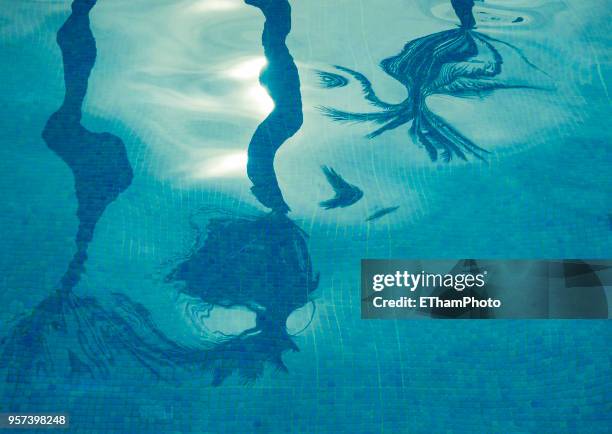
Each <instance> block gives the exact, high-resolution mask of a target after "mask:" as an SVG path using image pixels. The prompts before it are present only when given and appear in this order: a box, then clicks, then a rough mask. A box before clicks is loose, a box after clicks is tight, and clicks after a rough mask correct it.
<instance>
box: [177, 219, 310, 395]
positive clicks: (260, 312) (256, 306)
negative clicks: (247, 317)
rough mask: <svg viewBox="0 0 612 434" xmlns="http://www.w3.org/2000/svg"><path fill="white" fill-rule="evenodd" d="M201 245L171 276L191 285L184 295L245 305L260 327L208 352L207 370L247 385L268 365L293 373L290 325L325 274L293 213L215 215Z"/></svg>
mask: <svg viewBox="0 0 612 434" xmlns="http://www.w3.org/2000/svg"><path fill="white" fill-rule="evenodd" d="M202 235H205V236H201V237H198V238H205V241H204V243H203V244H202V245H198V244H196V246H195V248H194V250H193V252H192V253H191V254H190V255H189V256H188V257H187V258H186V259H185V260H184V261H182V262H181V263H179V264H178V265H177V266H176V268H175V269H174V270H173V271H172V273H171V274H170V275H169V276H168V280H169V281H181V282H183V283H184V285H185V286H184V288H183V290H182V291H183V292H185V293H186V294H189V295H191V296H193V297H197V298H199V299H201V300H203V301H204V302H205V303H207V304H208V305H210V306H211V308H212V307H214V306H222V307H225V308H231V307H237V306H240V307H244V308H247V309H249V310H250V311H252V312H253V313H255V315H256V324H255V327H254V328H253V329H250V330H246V331H244V332H243V333H241V334H240V335H239V336H233V337H231V338H228V339H227V341H225V342H223V343H222V344H220V345H218V346H217V347H216V348H213V349H211V350H209V351H208V352H207V354H206V357H205V360H207V367H208V368H210V369H212V370H213V384H214V385H218V384H221V382H222V381H223V380H224V379H225V378H226V377H228V376H229V375H230V374H232V373H233V372H234V371H237V372H238V373H239V374H240V376H241V378H242V379H243V380H244V381H245V382H251V381H253V380H255V379H256V378H257V377H259V376H260V375H261V374H262V372H263V368H264V365H265V363H266V362H267V363H271V364H272V365H273V366H274V367H276V368H277V369H280V370H283V371H286V370H287V368H286V367H285V365H284V363H283V361H282V357H281V356H282V354H283V352H285V351H288V350H292V351H298V348H297V346H296V345H295V343H294V342H293V340H292V338H291V336H290V335H289V334H288V333H287V328H286V322H287V318H288V317H289V315H291V313H292V312H294V311H295V310H296V309H299V308H301V307H303V306H305V305H306V304H307V303H309V302H310V300H311V295H312V292H313V291H314V290H315V289H316V288H317V285H318V276H315V275H314V273H313V271H312V264H311V260H310V255H309V253H308V247H307V244H306V234H305V233H304V232H303V231H302V230H301V229H300V228H299V227H298V226H297V225H296V224H295V223H293V222H292V221H291V220H290V219H289V218H288V217H287V216H285V215H283V214H278V213H270V214H267V215H264V216H255V217H228V216H223V217H215V218H211V219H210V220H209V223H208V226H207V229H206V233H205V234H202Z"/></svg>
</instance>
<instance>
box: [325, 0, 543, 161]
mask: <svg viewBox="0 0 612 434" xmlns="http://www.w3.org/2000/svg"><path fill="white" fill-rule="evenodd" d="M451 3H452V6H453V8H454V9H455V13H456V14H457V16H458V17H459V19H460V21H461V26H460V27H459V28H458V29H453V30H446V31H443V32H440V33H435V34H433V35H428V36H425V37H422V38H418V39H415V40H414V41H411V42H409V43H408V44H406V46H405V47H404V49H403V50H402V52H401V53H399V54H398V55H396V56H393V57H390V58H387V59H384V60H383V61H382V62H381V63H380V66H381V68H382V69H383V70H384V71H385V72H386V73H387V74H388V75H389V76H391V77H393V78H394V79H395V80H397V81H398V82H400V83H402V84H403V85H404V86H405V87H406V90H407V93H408V97H407V98H406V99H405V100H404V101H403V102H401V103H399V104H390V103H388V102H385V101H383V100H381V99H380V98H379V97H378V96H377V95H376V93H375V91H374V89H373V87H372V83H371V82H370V81H369V80H368V78H367V77H366V76H364V75H363V74H361V73H359V72H357V71H354V70H351V69H349V68H346V67H341V66H336V68H337V69H338V70H340V71H343V72H345V73H347V74H349V75H350V76H352V77H353V78H354V79H355V80H357V81H358V82H359V83H360V84H361V86H362V90H363V95H364V97H365V99H366V100H367V101H368V102H369V103H370V104H371V105H373V106H374V107H376V108H379V109H381V110H380V111H379V112H374V113H355V112H348V111H343V110H338V109H335V108H330V107H321V108H320V110H321V111H322V112H323V113H324V114H325V115H326V116H329V117H330V118H331V119H333V120H335V121H339V122H348V123H351V122H373V123H376V124H381V125H382V126H381V127H379V128H378V129H376V130H374V131H373V132H371V133H370V134H368V136H367V137H369V138H374V137H377V136H379V135H381V134H382V133H384V132H386V131H389V130H391V129H395V128H397V127H399V126H401V125H404V124H406V123H409V122H412V124H411V126H410V135H411V136H412V138H413V141H414V142H415V143H417V144H419V145H421V146H422V147H424V148H425V150H426V151H427V153H428V155H429V157H430V158H431V160H432V161H436V160H437V159H438V155H439V154H440V156H441V158H442V160H444V161H446V162H448V161H450V160H451V159H452V158H453V157H458V158H460V159H462V160H467V157H468V156H472V157H475V158H477V159H480V160H483V159H484V158H485V156H486V155H487V154H488V153H489V152H488V151H487V150H485V149H483V148H481V147H480V146H478V145H476V144H475V143H473V142H472V141H471V140H470V139H468V138H467V137H466V136H464V135H463V134H462V133H461V132H460V131H459V130H458V129H457V128H455V127H454V126H452V125H450V124H449V123H448V122H446V121H445V120H444V119H443V118H442V117H440V116H438V115H436V114H435V113H433V112H432V111H431V110H429V108H428V107H427V104H426V99H427V97H428V96H430V95H434V94H444V95H451V96H456V97H469V96H473V95H478V96H483V95H485V94H486V93H488V92H492V91H494V90H498V89H512V88H515V89H516V88H532V89H536V88H538V87H537V86H533V85H529V84H524V83H511V82H504V81H502V80H499V79H498V76H499V75H500V74H501V72H502V65H503V58H502V55H501V54H500V52H499V50H498V49H497V48H496V44H503V45H505V46H508V47H511V48H512V49H513V50H514V51H516V52H517V53H519V55H520V56H521V58H522V59H523V60H524V61H525V62H526V63H527V64H528V65H529V66H531V67H532V68H533V69H535V70H538V71H540V70H539V69H538V68H537V67H536V66H535V65H533V64H532V63H531V62H530V61H529V60H528V59H527V58H526V57H525V56H524V55H523V54H522V53H521V52H520V50H519V49H518V48H516V47H515V46H514V45H512V44H509V43H507V42H504V41H501V40H499V39H496V38H493V37H491V36H488V35H486V34H484V33H481V32H477V31H475V30H474V27H475V24H476V21H475V19H474V15H473V14H472V9H473V7H474V1H473V0H453V1H452V2H451ZM319 74H320V75H321V77H322V81H323V82H322V84H323V86H324V87H327V88H332V87H339V86H343V85H344V83H343V81H342V80H339V79H338V78H336V76H337V74H331V73H326V72H320V73H319Z"/></svg>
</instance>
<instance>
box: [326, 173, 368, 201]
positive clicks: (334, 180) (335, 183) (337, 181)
mask: <svg viewBox="0 0 612 434" xmlns="http://www.w3.org/2000/svg"><path fill="white" fill-rule="evenodd" d="M321 170H323V174H324V175H325V178H326V179H327V182H329V185H331V187H332V188H333V189H334V193H335V196H334V197H333V198H331V199H329V200H325V201H323V202H321V203H320V205H321V206H322V207H323V208H325V209H333V208H338V207H340V208H346V207H348V206H351V205H353V204H354V203H356V202H358V201H359V200H360V199H361V198H362V197H363V191H361V189H360V188H359V187H357V186H356V185H353V184H349V183H348V182H346V181H345V180H344V178H342V176H340V175H339V174H338V173H337V172H336V171H335V170H334V169H332V168H331V167H327V166H323V167H322V168H321Z"/></svg>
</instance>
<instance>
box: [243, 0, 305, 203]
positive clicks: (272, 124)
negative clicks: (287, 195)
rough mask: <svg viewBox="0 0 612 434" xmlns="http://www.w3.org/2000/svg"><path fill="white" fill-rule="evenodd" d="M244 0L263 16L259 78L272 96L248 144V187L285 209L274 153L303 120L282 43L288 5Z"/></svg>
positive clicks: (290, 59) (280, 0)
mask: <svg viewBox="0 0 612 434" xmlns="http://www.w3.org/2000/svg"><path fill="white" fill-rule="evenodd" d="M245 3H247V4H249V5H252V6H255V7H257V8H259V9H260V10H261V11H262V12H263V14H264V16H265V18H266V21H265V24H264V30H263V35H262V44H263V47H264V52H265V56H266V59H267V61H268V64H267V66H266V67H265V68H264V69H263V71H262V72H261V75H260V78H259V80H260V82H261V84H262V86H264V87H265V88H266V89H267V90H268V93H269V94H270V97H272V100H274V110H272V113H270V114H269V115H268V117H267V118H266V119H265V120H264V121H263V122H262V123H261V124H260V125H259V127H257V130H256V131H255V134H253V138H252V139H251V143H250V144H249V150H248V157H249V158H248V163H247V174H248V176H249V179H250V180H251V181H252V182H253V187H251V191H252V192H253V194H254V195H255V197H256V198H257V199H258V200H259V202H260V203H261V204H262V205H264V206H266V207H268V208H270V209H272V210H274V211H276V212H280V213H287V212H288V211H289V206H288V205H287V203H286V202H285V200H284V198H283V194H282V192H281V190H280V187H279V185H278V180H277V178H276V173H275V171H274V156H275V155H276V151H278V149H279V148H280V147H281V146H282V144H283V143H285V141H286V140H287V139H288V138H290V137H291V136H293V135H294V134H295V133H296V132H297V131H298V130H299V129H300V127H301V126H302V122H303V115H302V96H301V93H300V77H299V74H298V69H297V67H296V66H295V63H294V61H293V57H292V56H291V53H290V52H289V49H288V48H287V45H286V43H285V39H286V38H287V35H288V34H289V32H290V31H291V6H290V5H289V2H288V1H287V0H245Z"/></svg>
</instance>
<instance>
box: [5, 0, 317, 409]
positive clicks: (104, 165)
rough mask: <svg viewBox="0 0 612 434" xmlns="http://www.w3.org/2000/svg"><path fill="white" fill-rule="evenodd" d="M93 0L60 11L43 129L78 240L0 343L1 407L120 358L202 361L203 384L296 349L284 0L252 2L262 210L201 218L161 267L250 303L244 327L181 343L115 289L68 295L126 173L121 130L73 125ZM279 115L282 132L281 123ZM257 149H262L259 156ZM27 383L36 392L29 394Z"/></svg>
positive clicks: (293, 89) (305, 259)
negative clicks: (67, 171) (189, 239)
mask: <svg viewBox="0 0 612 434" xmlns="http://www.w3.org/2000/svg"><path fill="white" fill-rule="evenodd" d="M247 3H249V4H253V5H255V4H256V2H253V1H248V2H247ZM95 4H96V2H95V1H93V0H90V1H84V0H75V1H74V3H73V5H72V14H71V15H70V17H69V18H68V20H67V21H66V23H65V24H64V25H63V26H62V28H61V29H60V31H59V32H58V43H59V45H60V47H61V49H62V53H63V57H64V70H65V80H66V97H65V100H64V103H63V104H62V106H61V108H60V109H59V110H58V111H57V112H56V113H54V114H53V115H52V116H51V118H50V119H49V121H48V123H47V125H46V127H45V130H44V133H43V137H44V139H45V141H46V142H47V144H48V146H49V148H51V149H52V150H53V151H54V152H56V153H57V154H58V155H59V156H60V157H61V158H62V159H63V160H64V161H66V163H67V164H68V165H69V166H70V168H71V169H72V171H73V173H74V176H75V186H76V191H77V198H78V203H79V208H78V209H79V210H78V217H79V221H80V225H79V231H78V234H77V248H78V249H77V253H76V254H75V257H74V259H73V260H72V262H71V263H70V266H69V268H68V271H67V272H66V275H65V276H64V278H63V279H62V282H61V285H60V288H59V289H58V290H57V291H56V293H55V294H53V295H52V296H50V297H48V298H47V299H45V300H44V301H43V302H42V303H40V304H39V305H38V306H36V307H35V308H34V309H33V311H32V313H31V314H28V315H24V316H22V317H21V318H18V319H17V322H16V324H15V326H14V327H13V328H12V330H11V332H10V334H9V335H8V336H7V337H4V338H3V339H2V340H1V341H0V346H1V352H0V354H1V356H0V368H2V369H3V370H4V371H5V372H6V381H5V382H4V387H5V390H4V396H5V398H6V402H8V403H9V404H8V407H9V410H19V409H28V408H27V407H28V406H29V405H30V404H31V403H36V402H38V401H37V399H39V401H40V402H42V399H44V397H45V396H47V395H48V390H44V391H42V392H37V391H36V390H37V389H36V387H35V386H37V385H39V384H41V385H47V384H49V379H50V378H52V376H54V375H59V376H60V377H63V378H78V377H92V378H105V377H107V376H109V375H110V374H112V372H113V371H112V369H113V368H114V367H115V366H116V363H117V361H118V360H125V359H124V357H125V356H128V357H129V358H131V359H132V360H135V361H136V362H137V363H138V364H139V365H140V366H143V367H144V368H146V369H147V370H148V371H149V372H150V373H151V374H152V375H153V376H155V377H158V378H170V377H173V375H174V374H173V372H174V370H175V369H176V368H183V369H188V370H194V369H195V370H200V371H209V372H211V373H212V376H213V380H212V382H213V384H215V385H218V384H221V382H222V381H223V380H224V379H225V378H227V377H228V376H229V375H231V374H232V373H234V372H236V373H238V374H239V375H240V376H241V378H242V379H243V381H245V382H251V381H254V380H255V379H256V378H257V377H258V376H260V375H261V374H262V372H263V369H264V366H265V365H266V364H267V363H270V364H271V365H272V366H274V367H276V368H277V369H279V370H286V367H285V364H284V363H283V361H282V354H283V353H284V352H286V351H288V350H292V351H297V350H298V348H297V346H296V344H295V343H294V341H293V338H292V336H290V335H289V334H288V332H287V327H286V321H287V318H288V317H289V315H290V314H291V313H292V312H294V311H295V310H296V309H298V308H300V307H303V306H305V305H306V304H307V303H309V302H311V301H312V300H311V295H312V292H313V291H314V290H315V289H316V287H317V284H318V276H315V275H314V273H313V272H312V265H311V261H310V256H309V252H308V249H307V244H306V238H307V237H306V234H305V233H304V232H303V231H302V230H301V229H300V228H299V227H298V226H297V225H296V224H295V223H293V222H292V221H291V220H290V219H289V218H288V217H287V216H286V215H285V212H287V211H288V207H287V206H286V204H285V205H283V204H284V203H285V202H284V200H283V199H282V196H281V195H280V190H279V189H278V184H277V182H276V176H275V174H274V168H273V165H272V160H273V156H274V155H273V154H274V152H275V151H276V149H278V147H280V145H281V144H282V142H283V141H284V140H285V139H286V138H287V137H289V136H290V135H291V134H293V133H291V134H289V135H287V131H293V132H295V131H296V130H297V128H299V124H301V99H300V94H299V80H298V79H297V70H296V69H295V65H294V64H293V62H292V61H291V62H290V59H291V56H290V55H289V54H288V51H287V50H286V46H284V42H283V43H282V44H280V41H281V40H284V37H285V36H286V34H287V32H288V30H289V29H290V27H291V25H290V9H289V5H288V3H287V1H286V0H276V1H270V2H257V5H258V7H260V8H261V9H262V10H263V11H264V13H265V14H266V16H268V19H267V21H266V27H265V30H264V38H263V40H264V46H265V47H266V54H267V55H269V56H271V58H272V59H270V63H271V68H270V67H269V68H268V71H267V72H264V74H263V77H264V78H263V79H262V81H264V82H265V83H267V85H268V87H269V89H271V94H272V96H273V98H274V99H275V104H276V109H275V111H274V112H273V113H272V114H271V115H270V116H269V117H268V118H267V119H266V120H265V121H264V122H263V123H262V125H260V127H259V128H258V130H257V132H256V133H255V135H254V137H253V141H252V142H251V146H250V147H249V168H250V176H251V177H252V179H253V180H254V191H255V192H256V195H257V197H258V198H260V200H261V201H262V203H263V204H264V205H266V206H268V207H270V208H273V210H274V211H273V212H272V213H270V214H268V215H261V216H256V217H252V216H251V217H244V216H243V217H236V216H228V215H227V214H226V215H225V216H220V217H215V218H211V219H210V221H209V224H208V226H207V229H206V233H205V235H206V236H205V237H204V236H203V235H204V234H203V233H200V235H199V236H198V238H197V242H196V246H195V247H194V249H193V250H192V251H191V252H190V254H189V255H187V257H186V258H183V259H182V260H181V261H180V262H179V263H178V264H176V265H175V266H174V269H173V271H172V272H171V273H170V274H169V276H168V281H180V282H183V284H184V291H185V292H186V293H187V294H189V295H192V296H195V297H198V298H200V299H201V300H202V301H203V302H204V303H206V304H208V305H210V308H211V309H212V308H214V306H223V307H232V306H241V307H244V308H247V309H249V310H251V311H252V312H254V313H255V315H256V324H255V327H254V328H253V329H251V330H246V331H244V332H243V333H241V334H239V335H237V336H226V337H225V339H224V341H223V342H221V343H220V344H218V345H216V346H214V347H213V348H205V349H203V348H192V347H188V346H185V345H182V344H180V343H179V342H176V341H174V340H172V339H170V338H168V337H167V336H166V335H165V334H164V332H162V331H161V330H160V329H159V328H158V327H157V325H156V324H155V323H154V322H153V320H152V318H151V315H150V313H149V311H148V310H147V309H146V308H145V307H144V306H142V305H140V304H138V303H135V302H133V301H131V300H130V299H129V298H128V297H126V296H125V295H119V294H112V295H111V297H112V299H111V302H112V306H113V307H112V308H107V307H104V306H103V305H102V304H101V303H100V302H99V301H98V300H97V299H94V298H91V297H80V296H77V295H75V294H74V292H73V288H74V286H75V285H76V283H77V282H78V279H79V277H80V275H81V273H82V272H83V264H84V262H85V259H86V249H87V245H88V243H89V242H90V241H91V239H92V235H93V231H94V228H95V225H96V222H97V221H98V219H99V217H100V216H101V215H102V213H103V212H104V209H105V208H106V206H108V204H109V203H111V202H112V201H113V200H114V199H116V198H117V196H118V195H119V194H120V193H121V192H123V191H124V190H125V189H126V188H127V187H128V186H129V184H130V182H131V180H132V170H131V168H130V165H129V163H128V160H127V157H126V152H125V147H124V146H123V143H122V142H121V140H120V139H119V138H117V137H115V136H112V135H110V134H107V133H102V134H97V133H92V132H90V131H88V130H86V129H85V128H84V127H83V126H82V125H81V123H80V120H81V106H82V102H83V98H84V96H85V94H86V91H87V79H88V77H89V73H90V72H91V69H92V67H93V64H94V62H95V58H96V50H95V40H94V38H93V35H92V33H91V29H90V27H89V17H88V14H89V11H90V10H91V8H92V7H93V6H94V5H95ZM283 47H284V48H283ZM289 63H290V65H289ZM285 67H287V68H288V69H289V71H288V73H287V75H286V74H284V73H283V71H284V70H285V69H286V68H285ZM291 73H295V74H294V76H293V77H291ZM287 76H289V79H288V81H287V80H286V78H287ZM277 82H279V83H280V84H278V83H277ZM287 125H288V126H289V127H290V128H289V130H286V129H284V127H285V126H287ZM266 155H267V156H268V157H270V158H269V159H265V158H263V157H264V156H266ZM251 159H253V160H252V161H251ZM268 170H269V171H270V172H269V173H268V172H267V171H268ZM204 238H205V239H204ZM203 239H204V241H203V242H202V240H203ZM313 315H314V312H313ZM311 319H312V318H311ZM25 391H27V393H26V392H25ZM36 393H40V396H39V397H38V398H37V397H36V395H35V394H36ZM30 410H32V409H30Z"/></svg>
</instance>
